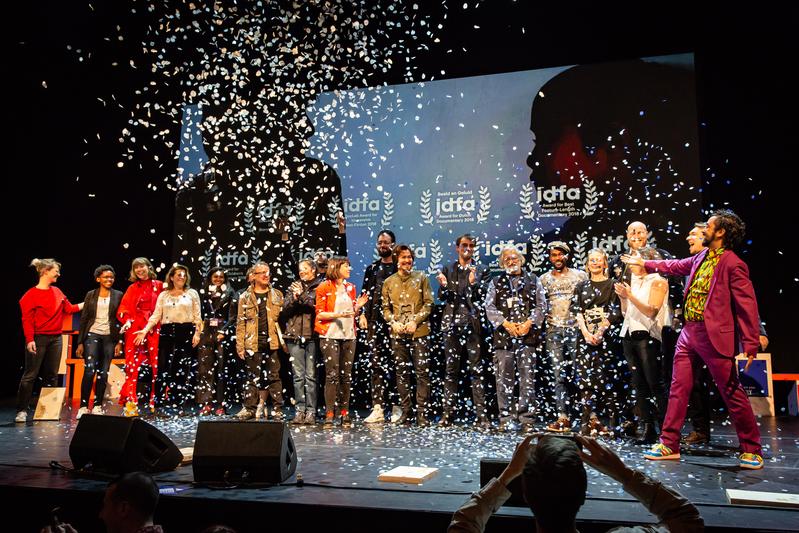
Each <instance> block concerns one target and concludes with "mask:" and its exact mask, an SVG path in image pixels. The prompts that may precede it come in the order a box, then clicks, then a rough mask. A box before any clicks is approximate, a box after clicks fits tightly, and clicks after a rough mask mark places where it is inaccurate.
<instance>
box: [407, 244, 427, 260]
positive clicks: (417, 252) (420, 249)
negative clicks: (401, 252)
mask: <svg viewBox="0 0 799 533" xmlns="http://www.w3.org/2000/svg"><path fill="white" fill-rule="evenodd" d="M408 248H410V249H411V250H413V256H414V258H416V259H425V258H427V245H425V244H408Z"/></svg>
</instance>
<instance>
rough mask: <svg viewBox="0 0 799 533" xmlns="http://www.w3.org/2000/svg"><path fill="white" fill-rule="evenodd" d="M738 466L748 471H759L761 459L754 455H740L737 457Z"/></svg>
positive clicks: (761, 466)
mask: <svg viewBox="0 0 799 533" xmlns="http://www.w3.org/2000/svg"><path fill="white" fill-rule="evenodd" d="M738 465H739V466H740V467H741V468H748V469H749V470H760V469H761V468H763V457H762V456H760V455H758V454H756V453H742V454H741V455H739V456H738Z"/></svg>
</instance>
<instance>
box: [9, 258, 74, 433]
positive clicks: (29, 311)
mask: <svg viewBox="0 0 799 533" xmlns="http://www.w3.org/2000/svg"><path fill="white" fill-rule="evenodd" d="M31 266H32V267H34V268H36V273H37V274H39V283H38V284H37V285H36V286H35V287H33V288H32V289H29V290H28V292H26V293H25V294H24V295H23V296H22V299H21V300H20V301H19V306H20V308H21V309H22V330H23V332H24V333H25V372H24V373H23V374H22V379H21V380H20V381H19V392H18V393H17V417H16V419H15V420H16V421H17V422H25V421H27V419H28V407H29V404H30V401H31V396H32V395H33V382H34V381H36V378H37V377H39V376H40V375H41V378H42V384H43V385H44V386H45V387H52V386H54V385H55V381H56V377H57V375H58V365H59V363H60V362H61V331H62V324H63V322H64V316H65V315H69V314H72V313H77V312H78V311H80V310H81V309H83V303H82V302H81V303H80V304H77V305H74V304H71V303H69V300H67V297H66V296H64V293H63V292H61V290H60V289H59V288H58V287H53V286H52V285H53V284H54V283H55V282H56V281H57V280H58V277H59V276H60V275H61V263H59V262H57V261H56V260H55V259H34V260H33V261H31Z"/></svg>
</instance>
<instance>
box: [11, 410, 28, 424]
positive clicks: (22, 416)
mask: <svg viewBox="0 0 799 533" xmlns="http://www.w3.org/2000/svg"><path fill="white" fill-rule="evenodd" d="M27 421H28V412H27V411H20V412H18V413H17V417H16V418H15V419H14V422H27Z"/></svg>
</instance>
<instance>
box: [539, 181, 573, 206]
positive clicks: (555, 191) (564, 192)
mask: <svg viewBox="0 0 799 533" xmlns="http://www.w3.org/2000/svg"><path fill="white" fill-rule="evenodd" d="M535 190H536V191H537V192H538V203H541V202H557V201H562V200H579V199H580V188H579V187H567V186H566V185H561V186H560V187H556V186H554V185H553V186H552V187H549V188H546V189H545V188H544V187H536V189H535Z"/></svg>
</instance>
